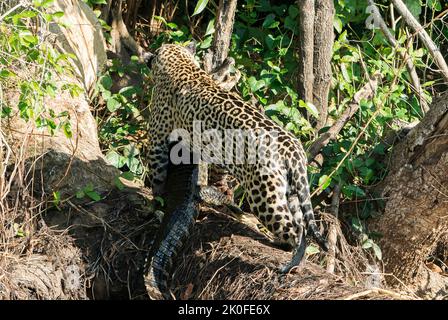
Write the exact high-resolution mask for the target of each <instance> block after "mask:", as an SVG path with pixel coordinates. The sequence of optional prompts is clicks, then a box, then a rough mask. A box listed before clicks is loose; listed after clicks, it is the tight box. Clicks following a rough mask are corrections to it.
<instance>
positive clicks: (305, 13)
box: [297, 0, 314, 103]
mask: <svg viewBox="0 0 448 320" xmlns="http://www.w3.org/2000/svg"><path fill="white" fill-rule="evenodd" d="M298 6H299V10H300V15H299V57H300V58H299V79H298V80H299V82H298V85H297V87H298V93H299V97H300V98H301V99H302V100H303V101H305V102H309V103H313V84H314V74H313V59H314V0H304V1H298Z"/></svg>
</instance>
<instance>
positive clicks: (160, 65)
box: [146, 44, 328, 271]
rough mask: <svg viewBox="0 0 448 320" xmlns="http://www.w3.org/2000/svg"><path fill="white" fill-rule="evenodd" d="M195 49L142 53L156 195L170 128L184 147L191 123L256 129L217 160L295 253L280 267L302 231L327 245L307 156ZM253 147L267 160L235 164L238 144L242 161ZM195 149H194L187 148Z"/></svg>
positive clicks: (299, 245) (301, 242)
mask: <svg viewBox="0 0 448 320" xmlns="http://www.w3.org/2000/svg"><path fill="white" fill-rule="evenodd" d="M194 47H195V46H194V44H193V45H189V46H181V45H177V44H164V45H162V46H161V47H160V48H159V49H157V50H156V51H155V53H153V54H150V55H149V56H148V57H146V61H147V63H148V67H149V68H150V70H151V73H152V79H153V81H154V89H153V95H152V102H151V111H150V118H149V123H148V125H149V127H148V128H149V136H150V142H149V144H150V145H149V148H148V150H149V154H148V161H149V166H150V173H149V178H148V179H149V182H150V184H151V187H152V190H153V193H154V195H155V196H157V195H158V194H161V193H163V189H164V183H165V180H166V177H167V167H168V163H169V160H170V154H172V153H171V152H170V151H169V147H168V146H169V144H170V143H171V142H172V134H173V132H174V131H177V132H178V131H179V130H181V131H182V132H186V133H187V134H189V135H190V136H189V138H188V137H187V138H186V140H187V142H189V143H190V144H191V141H194V140H195V139H194V137H193V135H194V131H195V123H199V124H200V129H201V130H203V131H207V130H209V131H213V130H214V131H213V132H223V131H225V130H240V131H242V132H251V133H255V134H248V137H249V136H250V137H252V140H251V139H249V138H247V139H244V141H235V142H236V143H235V145H236V146H235V147H234V148H233V149H232V159H231V160H233V161H222V162H221V163H219V164H220V165H221V166H223V167H224V168H225V169H226V170H227V171H228V172H230V173H231V174H232V175H233V176H234V177H235V178H236V179H237V180H238V181H239V183H240V184H241V186H242V188H243V189H244V191H245V193H246V199H247V202H248V203H249V206H250V209H251V211H252V212H253V213H254V214H255V215H256V216H257V218H258V219H259V221H260V222H261V223H262V224H263V225H264V226H265V227H266V228H267V229H268V230H269V231H271V232H272V233H273V234H274V235H275V237H276V239H277V242H278V243H279V244H281V245H283V246H284V247H287V248H288V249H292V250H293V258H292V260H291V262H290V263H288V265H286V266H285V267H283V268H282V271H288V270H290V269H291V268H292V267H294V266H296V265H299V264H300V262H301V260H302V258H303V256H304V254H305V249H306V236H307V233H311V235H312V236H313V237H314V239H315V240H316V242H317V243H318V244H319V246H320V247H321V248H322V249H323V250H325V251H326V250H328V244H327V241H326V240H325V238H324V237H323V236H322V234H321V233H320V231H319V228H318V226H317V224H316V221H315V218H314V212H313V207H312V204H311V197H310V188H309V183H308V177H307V159H306V154H305V151H304V149H303V147H302V144H301V142H300V141H299V139H298V138H296V137H295V136H294V135H293V134H292V133H290V132H288V131H287V130H285V129H284V128H282V127H281V126H280V125H278V124H277V123H276V122H274V121H273V120H271V119H270V118H268V117H267V116H266V115H265V114H264V113H263V112H261V111H260V109H259V108H257V107H255V106H253V105H252V104H250V103H248V102H246V101H244V100H243V99H242V97H241V96H239V94H238V93H237V92H234V91H229V90H225V89H224V88H222V86H220V84H219V83H218V81H216V80H215V79H213V77H212V76H210V75H209V74H208V73H207V72H205V71H204V70H203V69H201V68H200V66H199V64H198V62H197V60H196V59H195V50H194ZM182 139H185V137H182ZM188 140H190V141H188ZM266 141H268V142H266ZM184 144H185V141H184ZM187 144H188V143H187ZM253 145H257V146H258V147H259V149H257V150H264V153H263V155H265V158H266V159H268V160H264V159H257V161H242V162H237V161H235V159H236V157H237V153H238V151H239V150H241V149H242V148H243V149H244V150H243V155H244V157H246V158H247V157H248V155H249V152H248V151H247V150H248V149H249V147H251V146H253ZM200 147H201V146H199V147H198V146H197V145H193V146H192V148H193V150H198V149H197V148H200ZM195 148H196V149H195ZM219 148H221V147H219ZM263 148H264V149H263ZM218 151H219V150H218ZM221 151H222V150H221ZM213 153H217V150H214V152H212V154H213ZM240 153H241V152H240ZM240 153H238V154H240ZM246 160H247V159H246Z"/></svg>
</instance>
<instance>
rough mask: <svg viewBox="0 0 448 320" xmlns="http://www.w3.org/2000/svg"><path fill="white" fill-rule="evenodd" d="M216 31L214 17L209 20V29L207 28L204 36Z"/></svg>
mask: <svg viewBox="0 0 448 320" xmlns="http://www.w3.org/2000/svg"><path fill="white" fill-rule="evenodd" d="M214 32H215V19H212V20H210V21H209V23H208V25H207V29H206V30H205V35H204V37H206V36H209V35H211V34H213V33H214Z"/></svg>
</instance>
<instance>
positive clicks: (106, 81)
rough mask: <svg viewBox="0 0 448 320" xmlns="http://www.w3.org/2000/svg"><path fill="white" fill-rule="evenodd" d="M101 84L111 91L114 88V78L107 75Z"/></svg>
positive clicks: (101, 80) (103, 77) (102, 78)
mask: <svg viewBox="0 0 448 320" xmlns="http://www.w3.org/2000/svg"><path fill="white" fill-rule="evenodd" d="M100 84H101V86H102V87H103V88H104V89H106V90H110V88H111V87H112V78H111V77H110V75H109V74H106V75H104V76H102V77H101V79H100Z"/></svg>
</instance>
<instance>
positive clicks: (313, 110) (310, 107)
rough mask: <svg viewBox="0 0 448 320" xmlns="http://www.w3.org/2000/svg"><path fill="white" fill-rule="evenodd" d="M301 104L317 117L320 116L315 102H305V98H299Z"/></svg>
mask: <svg viewBox="0 0 448 320" xmlns="http://www.w3.org/2000/svg"><path fill="white" fill-rule="evenodd" d="M299 106H300V107H302V108H305V109H306V110H308V112H309V113H310V114H311V115H312V116H313V117H314V118H316V119H318V118H319V111H317V108H316V106H315V105H314V104H312V103H310V102H305V101H303V100H299Z"/></svg>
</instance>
